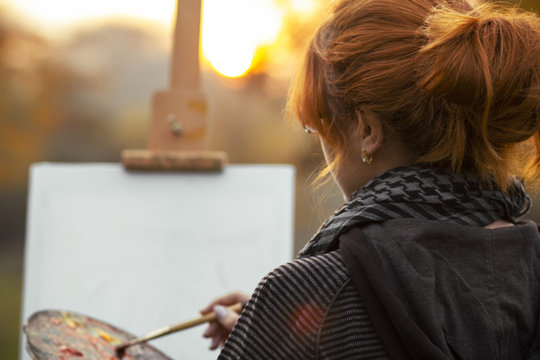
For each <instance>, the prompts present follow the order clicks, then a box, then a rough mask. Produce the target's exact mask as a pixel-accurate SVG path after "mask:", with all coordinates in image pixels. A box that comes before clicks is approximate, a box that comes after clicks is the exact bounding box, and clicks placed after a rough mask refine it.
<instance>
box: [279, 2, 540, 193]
mask: <svg viewBox="0 0 540 360" xmlns="http://www.w3.org/2000/svg"><path fill="white" fill-rule="evenodd" d="M539 90H540V20H539V19H538V17H537V16H536V15H535V14H533V13H529V12H524V11H522V10H519V9H518V8H516V7H511V6H507V5H506V6H505V5H497V4H483V5H480V6H478V7H471V6H470V5H469V3H468V2H465V1H463V0H462V1H434V0H431V1H430V0H342V1H340V2H338V4H337V5H336V6H335V9H334V11H333V13H332V14H331V15H330V18H329V19H328V20H327V21H326V22H325V23H324V24H323V25H322V26H321V27H320V28H319V30H318V31H317V33H316V34H315V36H314V38H313V40H312V41H311V43H310V45H309V48H308V50H307V54H306V57H305V62H304V65H303V67H302V69H301V71H300V73H299V74H298V76H297V78H296V83H295V84H294V85H293V87H292V88H291V92H290V94H289V103H288V107H289V111H290V112H292V113H293V114H294V115H296V117H297V118H298V119H299V121H300V122H301V123H302V124H304V125H306V126H309V127H311V128H313V129H315V130H316V131H317V132H318V133H319V134H320V136H321V137H322V138H323V139H324V141H326V142H327V143H328V144H329V145H330V147H331V148H332V149H333V150H334V151H335V152H336V154H337V155H338V162H339V156H340V155H343V154H344V153H345V151H346V150H347V147H348V145H349V144H347V139H348V138H349V137H348V136H347V134H348V133H349V132H350V131H351V130H353V127H354V126H355V125H356V123H357V115H356V113H357V111H360V110H361V109H362V108H364V109H369V110H370V111H371V112H372V113H374V114H376V115H377V116H378V118H379V119H380V120H381V121H383V124H384V126H385V131H386V132H387V133H388V134H392V135H394V136H396V137H398V138H399V139H400V140H401V141H402V142H403V144H404V145H405V146H406V147H407V149H408V150H409V151H410V153H411V154H412V155H413V156H414V157H415V159H416V162H417V163H427V164H430V165H431V166H434V167H439V168H447V169H450V170H452V171H454V172H458V173H459V172H462V171H467V172H473V173H476V174H477V175H478V176H480V177H481V178H482V179H483V180H485V181H487V182H492V181H496V182H497V183H498V185H499V186H500V187H501V188H502V189H503V190H505V189H507V187H508V184H509V181H510V177H511V176H513V175H517V176H520V177H525V176H527V177H529V178H530V177H537V175H538V172H539V164H540V137H539V130H540V119H539V113H538V108H539V104H540V97H539V95H540V94H539ZM383 146H384V145H383ZM524 161H525V162H526V163H524ZM336 166H339V163H338V164H337V165H336Z"/></svg>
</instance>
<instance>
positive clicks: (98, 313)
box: [20, 163, 294, 360]
mask: <svg viewBox="0 0 540 360" xmlns="http://www.w3.org/2000/svg"><path fill="white" fill-rule="evenodd" d="M293 204H294V169H293V168H292V167H291V166H288V165H234V166H228V167H227V168H226V169H225V171H224V172H223V173H220V174H195V173H190V174H180V173H164V172H149V173H143V172H127V171H125V170H124V169H123V168H122V167H121V166H120V165H118V164H79V165H76V164H48V163H43V164H37V165H34V166H33V167H32V169H31V176H30V196H29V204H28V224H27V239H26V248H25V260H24V262H25V265H24V272H25V274H24V293H23V306H22V320H23V322H24V321H26V319H27V318H28V317H29V316H30V315H31V314H32V313H34V312H35V311H38V310H43V309H62V310H69V311H75V312H79V313H83V314H86V315H89V316H92V317H95V318H97V319H100V320H104V321H106V322H108V323H110V324H112V325H115V326H118V327H120V328H122V329H124V330H126V331H128V332H131V333H133V334H135V335H137V336H140V335H143V334H145V333H147V332H148V331H150V330H154V329H156V328H159V327H162V326H165V325H170V324H173V323H177V322H180V321H182V320H187V319H190V318H193V317H196V316H198V311H199V309H201V308H202V307H203V306H204V305H205V304H206V303H207V302H208V301H209V300H210V299H211V298H212V297H214V296H216V295H219V294H222V293H224V292H227V291H231V290H235V289H240V290H244V291H248V292H250V291H252V290H253V289H254V288H255V286H256V285H257V283H258V281H259V280H260V279H261V278H262V277H263V276H264V275H265V274H266V273H267V272H269V271H271V270H272V269H273V268H274V267H276V266H277V265H279V264H281V263H284V262H286V261H288V260H290V259H291V257H292V249H293V218H294V209H293ZM204 328H205V327H204V326H199V327H196V328H194V329H190V330H186V331H183V332H181V333H177V334H172V335H168V336H167V337H165V338H162V339H158V340H154V341H152V342H151V344H152V345H154V346H156V347H157V348H159V349H160V350H162V351H163V352H164V353H166V354H167V355H169V356H170V357H172V358H173V359H201V360H204V359H215V358H216V356H217V353H216V352H210V351H208V350H207V349H208V346H209V342H208V341H207V340H203V339H202V338H201V334H202V332H203V330H204ZM24 341H25V339H24V337H21V356H20V359H30V357H29V356H28V354H27V353H26V350H22V349H23V345H24Z"/></svg>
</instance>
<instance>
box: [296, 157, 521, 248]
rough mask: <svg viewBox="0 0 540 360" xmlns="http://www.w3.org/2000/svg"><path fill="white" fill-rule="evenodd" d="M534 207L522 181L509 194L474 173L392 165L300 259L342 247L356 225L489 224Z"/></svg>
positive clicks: (329, 223) (338, 214)
mask: <svg viewBox="0 0 540 360" xmlns="http://www.w3.org/2000/svg"><path fill="white" fill-rule="evenodd" d="M529 207H530V198H529V197H528V196H527V194H526V193H525V189H524V187H523V184H522V183H521V182H520V181H518V180H517V179H516V180H515V181H513V183H512V186H511V188H510V190H509V192H508V193H507V194H503V193H502V192H501V191H500V190H497V189H496V187H494V186H489V185H487V184H485V183H482V182H480V181H479V180H478V179H477V178H476V177H475V176H473V175H470V174H459V175H458V174H453V173H448V172H444V171H440V170H435V169H432V168H427V167H422V166H419V165H416V166H407V167H399V168H395V169H392V170H390V171H388V172H386V173H384V174H382V175H380V176H378V177H376V178H374V179H372V180H371V181H369V182H368V183H367V184H365V185H364V186H363V187H361V188H360V189H359V190H357V191H356V192H354V193H353V194H352V195H351V197H350V198H349V201H348V202H347V203H346V204H345V205H344V206H343V207H342V208H341V209H339V210H337V211H336V212H335V213H334V215H333V216H332V217H330V218H329V219H328V220H326V221H325V222H324V224H323V225H322V226H321V228H320V229H319V231H318V232H317V234H315V236H314V237H313V238H312V239H311V240H310V241H309V242H308V244H307V245H306V246H305V247H304V249H303V250H302V251H301V252H300V254H299V255H298V257H299V258H302V257H307V256H313V255H319V254H324V253H326V252H328V251H332V250H335V249H337V248H338V237H339V235H340V234H343V233H345V232H347V231H348V230H350V229H351V228H353V227H356V226H359V225H362V224H367V223H371V222H380V221H384V220H390V219H398V218H420V219H426V220H440V221H445V222H450V223H455V224H461V225H470V226H485V225H488V224H491V223H492V222H494V221H495V220H497V219H504V220H507V221H511V222H515V221H516V218H517V217H519V216H521V215H523V214H525V213H526V212H527V211H528V210H529Z"/></svg>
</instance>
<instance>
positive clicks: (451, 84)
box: [417, 3, 540, 108]
mask: <svg viewBox="0 0 540 360" xmlns="http://www.w3.org/2000/svg"><path fill="white" fill-rule="evenodd" d="M539 33H540V32H539V25H538V18H537V17H536V16H535V15H533V14H531V13H524V12H521V11H520V10H518V9H517V8H515V7H514V8H508V7H500V6H497V5H494V4H489V3H488V4H484V5H482V6H480V7H478V8H476V9H475V10H472V11H470V12H468V13H462V12H458V11H456V10H454V9H451V8H450V7H446V6H439V7H437V8H434V10H433V13H432V14H431V16H429V17H428V18H427V19H426V22H425V26H424V27H423V28H422V35H423V36H425V37H426V38H427V44H426V45H425V46H424V47H423V48H421V49H420V51H419V54H418V62H417V64H418V72H419V81H418V87H419V88H421V89H423V90H425V91H426V92H428V93H430V94H432V95H435V96H443V97H444V98H446V99H447V100H448V101H450V102H453V103H456V104H461V105H478V106H479V107H481V108H484V107H486V106H487V107H489V106H490V104H493V103H495V102H497V101H498V100H504V101H508V102H510V103H514V104H515V103H521V102H522V101H523V100H524V97H526V96H527V95H529V92H530V91H529V90H530V89H529V88H530V86H531V85H536V84H531V74H533V73H537V72H538V67H539V57H540V46H539V39H540V36H539Z"/></svg>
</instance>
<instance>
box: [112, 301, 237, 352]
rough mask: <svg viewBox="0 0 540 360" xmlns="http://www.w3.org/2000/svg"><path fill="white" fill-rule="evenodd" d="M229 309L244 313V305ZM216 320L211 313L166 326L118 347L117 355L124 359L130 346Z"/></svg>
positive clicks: (233, 306) (214, 315)
mask: <svg viewBox="0 0 540 360" xmlns="http://www.w3.org/2000/svg"><path fill="white" fill-rule="evenodd" d="M228 308H229V309H230V310H232V311H234V312H236V313H238V314H240V313H241V312H242V309H243V308H244V304H241V303H238V304H234V305H231V306H228ZM216 319H217V316H216V313H214V312H211V313H209V314H206V315H203V316H200V317H198V318H194V319H191V320H187V321H183V322H181V323H178V324H175V325H171V326H165V327H162V328H159V329H157V330H154V331H151V332H149V333H148V334H146V335H144V336H142V337H139V338H135V339H133V340H130V341H128V342H126V343H124V344H122V345H118V346H117V347H116V349H115V350H116V355H117V356H118V357H119V358H122V357H123V356H124V354H125V352H126V349H127V348H128V347H130V346H133V345H136V344H140V343H143V342H147V341H149V340H152V339H156V338H158V337H162V336H165V335H168V334H171V333H174V332H177V331H181V330H185V329H189V328H191V327H194V326H197V325H200V324H204V323H206V322H210V321H214V320H216Z"/></svg>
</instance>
